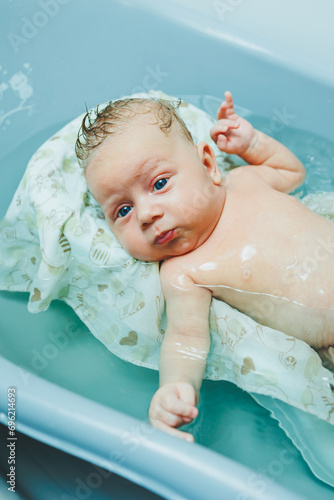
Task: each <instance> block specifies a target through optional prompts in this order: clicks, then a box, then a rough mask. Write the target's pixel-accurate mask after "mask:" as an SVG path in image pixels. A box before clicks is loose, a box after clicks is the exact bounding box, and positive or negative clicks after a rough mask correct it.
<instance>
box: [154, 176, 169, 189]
mask: <svg viewBox="0 0 334 500" xmlns="http://www.w3.org/2000/svg"><path fill="white" fill-rule="evenodd" d="M167 181H168V179H166V178H163V179H159V180H158V181H157V182H156V183H155V184H154V188H156V189H157V190H159V189H162V188H163V187H165V185H166V184H167Z"/></svg>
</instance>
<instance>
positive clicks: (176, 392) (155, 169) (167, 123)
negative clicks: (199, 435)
mask: <svg viewBox="0 0 334 500" xmlns="http://www.w3.org/2000/svg"><path fill="white" fill-rule="evenodd" d="M211 137H212V139H213V140H214V141H215V142H216V143H217V146H218V148H219V149H220V150H222V151H225V152H226V153H228V154H236V155H238V156H240V157H241V158H242V159H243V160H244V161H245V163H248V165H245V166H241V167H238V168H236V169H234V170H232V171H230V172H229V173H228V174H227V175H226V177H225V178H224V179H223V178H222V175H221V172H220V170H219V169H218V167H217V163H216V159H215V155H214V152H213V150H212V148H211V147H210V146H209V145H208V144H207V143H205V142H200V143H199V144H198V145H196V144H194V142H193V140H192V137H191V134H190V132H189V131H188V129H187V128H186V126H185V124H184V122H183V121H182V120H181V118H180V117H179V116H178V114H177V112H176V111H175V108H174V106H173V105H172V104H171V103H169V102H168V101H163V100H150V99H128V100H122V101H116V102H114V103H110V104H109V105H108V106H107V107H106V108H104V109H103V110H102V111H99V110H98V109H97V115H96V118H95V119H92V118H91V115H90V113H87V114H86V116H85V118H84V120H83V123H82V127H81V133H79V137H78V140H77V144H76V152H77V156H78V158H79V160H80V161H81V162H82V165H83V168H84V172H85V175H86V180H87V184H88V187H89V189H90V191H91V193H92V195H93V196H94V198H95V199H96V200H97V202H98V203H99V204H100V205H101V207H102V209H103V212H104V214H105V218H106V220H107V222H108V224H109V226H110V228H111V230H112V231H113V233H114V234H115V236H116V237H117V239H118V240H119V242H120V243H121V244H122V246H123V247H124V248H125V249H126V250H127V251H128V253H129V254H131V255H132V256H133V257H135V258H137V259H140V260H143V261H161V268H160V278H161V285H162V290H163V293H164V297H165V300H166V312H167V320H168V324H167V329H166V332H165V336H164V341H163V344H162V347H161V356H160V388H159V390H158V391H157V392H156V394H155V395H154V397H153V399H152V402H151V406H150V410H149V418H150V421H151V423H152V424H153V425H155V426H156V427H158V428H159V429H162V430H165V431H167V432H169V433H170V434H173V435H175V436H178V437H181V438H183V439H187V440H193V437H192V435H191V434H189V433H186V432H184V431H181V430H179V429H178V428H179V427H181V426H182V425H184V424H185V423H189V422H191V421H192V420H193V419H194V418H195V417H196V416H197V414H198V410H197V408H196V405H197V403H198V401H199V392H200V387H201V383H202V379H203V375H204V371H205V366H206V358H207V355H208V352H209V348H210V333H209V321H208V319H209V307H210V302H211V299H212V297H215V298H217V299H220V300H223V301H225V302H226V303H228V304H230V305H231V306H232V307H235V308H237V309H238V310H239V311H241V312H243V313H245V314H247V315H249V316H251V317H252V318H254V319H255V320H256V321H258V322H260V323H262V324H263V325H267V326H270V327H271V328H274V329H276V330H280V331H283V332H284V333H286V334H288V335H291V336H294V337H296V338H298V339H301V340H303V341H305V342H307V343H308V344H310V345H311V346H314V347H316V348H324V347H327V346H330V345H332V344H334V225H333V223H332V222H330V221H329V220H327V219H325V218H323V217H320V216H319V215H317V214H315V213H314V212H312V211H311V210H309V209H308V208H307V207H305V206H304V205H303V204H302V203H301V202H299V201H298V200H297V199H295V198H294V197H291V196H289V195H288V194H287V193H289V192H291V191H293V190H294V189H295V188H297V187H298V186H300V185H301V184H302V183H303V180H304V178H305V169H304V167H303V165H302V164H301V162H300V161H299V160H298V159H297V158H296V157H295V156H294V154H292V152H291V151H289V150H288V149H287V148H286V147H285V146H283V145H282V144H280V143H279V142H277V141H276V140H274V139H272V138H271V137H269V136H267V135H266V134H264V133H262V132H260V131H259V130H256V129H254V128H253V126H252V125H251V124H250V123H249V122H248V121H247V120H245V119H243V118H241V117H239V116H238V115H237V114H236V112H235V110H234V105H233V100H232V95H231V93H230V92H226V93H225V101H224V102H223V103H222V104H221V106H220V109H219V110H218V122H217V124H216V125H215V126H214V127H213V128H212V129H211Z"/></svg>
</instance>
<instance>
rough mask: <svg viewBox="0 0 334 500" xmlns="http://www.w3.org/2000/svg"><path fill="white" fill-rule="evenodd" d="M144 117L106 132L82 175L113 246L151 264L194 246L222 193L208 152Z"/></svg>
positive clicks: (210, 225) (215, 215) (213, 220)
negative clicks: (112, 132) (114, 242)
mask: <svg viewBox="0 0 334 500" xmlns="http://www.w3.org/2000/svg"><path fill="white" fill-rule="evenodd" d="M154 121H155V117H154V118H153V117H152V116H150V115H149V114H147V115H139V116H137V117H136V118H135V119H134V120H133V121H132V122H131V123H129V124H127V125H126V128H125V129H124V130H123V131H122V132H119V133H117V134H116V135H114V136H109V137H108V138H107V139H105V141H104V142H103V143H102V144H101V145H100V146H98V147H97V149H96V150H95V152H94V153H93V155H92V156H91V158H90V160H89V163H88V167H87V171H86V180H87V184H88V187H89V189H90V191H91V193H92V195H93V196H94V198H95V199H96V201H97V202H98V203H99V204H100V205H101V207H102V209H103V212H104V214H105V218H106V220H107V222H108V224H109V226H110V228H111V230H112V231H113V233H114V234H115V236H116V237H117V239H118V241H119V242H120V244H121V245H122V246H123V247H124V248H125V249H126V250H127V252H128V253H129V254H130V255H132V256H133V257H135V258H137V259H140V260H144V261H158V260H164V259H167V258H169V257H173V256H177V255H182V254H185V253H187V252H190V251H192V250H194V249H195V248H197V247H198V246H200V245H201V244H202V243H203V242H204V241H205V240H206V239H207V238H208V237H209V236H210V234H211V232H212V231H213V229H214V227H215V225H216V224H217V222H218V220H219V217H220V215H221V212H222V207H223V202H224V199H225V190H224V188H223V186H221V180H222V178H221V174H220V171H219V169H218V167H217V164H216V160H215V156H214V153H213V151H212V149H211V148H210V147H209V146H208V145H207V144H205V143H200V144H199V145H198V146H197V147H195V146H193V145H192V144H191V143H190V142H189V141H188V140H187V139H186V138H184V137H183V136H182V135H181V134H180V133H179V131H178V129H176V127H175V129H176V130H175V129H174V130H172V131H170V133H169V135H168V136H166V135H165V134H164V133H163V132H162V131H161V130H160V128H159V126H158V125H156V124H153V122H154Z"/></svg>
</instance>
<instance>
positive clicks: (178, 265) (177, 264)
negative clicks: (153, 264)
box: [160, 254, 193, 289]
mask: <svg viewBox="0 0 334 500" xmlns="http://www.w3.org/2000/svg"><path fill="white" fill-rule="evenodd" d="M189 264H190V254H185V255H180V256H177V257H170V258H169V259H166V260H164V261H163V262H162V263H161V265H160V280H161V284H162V286H163V287H170V286H171V287H179V288H180V289H181V288H184V287H186V288H187V287H188V286H190V285H191V284H193V280H192V279H191V276H190V272H189Z"/></svg>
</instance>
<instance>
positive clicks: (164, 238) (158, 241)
mask: <svg viewBox="0 0 334 500" xmlns="http://www.w3.org/2000/svg"><path fill="white" fill-rule="evenodd" d="M174 234H175V229H171V230H170V231H165V232H164V233H161V234H160V235H159V236H157V237H156V238H155V240H154V244H155V245H165V244H166V243H168V242H169V241H171V240H172V239H173V238H174Z"/></svg>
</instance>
